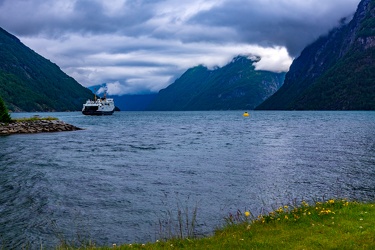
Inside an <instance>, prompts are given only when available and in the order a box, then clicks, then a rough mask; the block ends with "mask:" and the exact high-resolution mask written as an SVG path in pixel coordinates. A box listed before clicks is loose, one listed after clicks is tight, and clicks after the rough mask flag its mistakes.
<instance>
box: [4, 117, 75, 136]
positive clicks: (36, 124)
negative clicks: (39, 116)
mask: <svg viewBox="0 0 375 250" xmlns="http://www.w3.org/2000/svg"><path fill="white" fill-rule="evenodd" d="M76 130H82V129H81V128H78V127H76V126H74V125H71V124H67V123H65V122H63V121H49V120H37V121H26V122H14V123H0V135H10V134H31V133H45V132H63V131H76Z"/></svg>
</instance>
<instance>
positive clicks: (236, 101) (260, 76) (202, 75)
mask: <svg viewBox="0 0 375 250" xmlns="http://www.w3.org/2000/svg"><path fill="white" fill-rule="evenodd" d="M254 62H255V61H253V60H251V59H248V58H247V57H244V56H238V57H236V58H234V59H233V60H232V62H230V63H229V64H228V65H226V66H224V67H222V68H217V69H214V70H209V69H208V68H206V67H204V66H202V65H200V66H196V67H194V68H191V69H188V70H187V71H186V72H185V73H184V74H183V75H182V76H181V77H180V78H179V79H177V80H176V81H175V82H174V83H172V84H171V85H169V86H168V87H167V88H165V89H162V90H161V91H160V92H159V93H158V95H157V97H156V98H155V100H154V101H153V102H152V103H151V104H150V106H149V107H148V110H238V109H254V108H255V107H256V106H257V105H259V104H260V103H261V102H263V101H264V100H265V99H267V98H268V97H269V96H271V95H272V94H273V93H274V92H276V91H277V90H278V89H279V88H280V86H281V85H282V84H283V81H284V77H285V73H273V72H268V71H262V70H255V67H254V66H253V64H254Z"/></svg>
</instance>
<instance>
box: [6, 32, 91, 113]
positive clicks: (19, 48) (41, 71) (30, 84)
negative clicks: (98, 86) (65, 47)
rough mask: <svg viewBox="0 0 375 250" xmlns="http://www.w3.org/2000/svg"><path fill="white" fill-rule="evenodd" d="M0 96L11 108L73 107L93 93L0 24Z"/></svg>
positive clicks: (76, 106) (56, 109)
mask: <svg viewBox="0 0 375 250" xmlns="http://www.w3.org/2000/svg"><path fill="white" fill-rule="evenodd" d="M0 96H1V97H2V98H3V100H4V102H5V103H6V104H7V107H8V108H9V110H11V111H73V110H81V109H82V104H83V103H84V102H85V101H86V99H88V98H92V93H91V91H90V90H89V89H86V88H84V87H83V86H82V85H80V84H79V83H78V82H76V81H75V80H74V79H73V78H71V77H70V76H68V75H66V74H65V73H64V72H63V71H61V69H60V68H59V67H58V66H57V65H56V64H54V63H52V62H50V61H49V60H47V59H45V58H43V57H42V56H40V55H38V54H37V53H36V52H34V51H33V50H31V49H29V48H28V47H26V46H25V45H24V44H22V43H21V41H20V40H19V39H18V38H17V37H15V36H13V35H12V34H10V33H8V32H7V31H5V30H3V29H2V28H0Z"/></svg>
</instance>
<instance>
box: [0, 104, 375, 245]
mask: <svg viewBox="0 0 375 250" xmlns="http://www.w3.org/2000/svg"><path fill="white" fill-rule="evenodd" d="M30 115H33V114H13V116H14V117H15V116H18V117H25V116H30ZM39 115H41V116H54V117H58V118H59V119H61V120H63V121H65V122H67V123H70V124H73V125H76V126H78V127H81V128H84V130H82V131H74V132H61V133H43V134H28V135H12V136H2V137H0V145H1V146H0V248H1V247H5V248H6V249H7V248H19V247H21V246H28V247H30V248H40V246H56V245H57V244H58V243H59V240H61V239H64V240H68V241H71V240H74V241H76V242H77V241H79V240H80V239H82V238H83V239H85V240H92V241H94V242H96V243H97V245H111V244H112V243H117V244H120V243H132V242H148V241H153V240H155V239H157V236H158V221H159V220H163V219H164V218H165V215H166V214H168V212H171V213H172V214H176V212H175V211H176V206H177V204H179V205H180V206H181V204H182V206H183V207H184V210H185V208H188V209H189V213H190V212H191V211H192V210H193V209H194V208H197V209H198V218H197V220H198V226H197V230H198V231H199V232H200V233H205V234H207V233H211V232H212V231H213V230H214V229H215V227H217V226H220V225H222V224H223V222H224V220H223V217H224V216H226V215H228V213H230V212H236V211H237V209H240V210H242V211H244V210H245V209H249V210H251V211H252V212H253V213H259V212H261V210H262V209H263V208H265V209H271V208H272V206H276V205H277V204H286V203H288V202H291V201H292V200H293V199H294V198H297V199H303V198H306V199H314V198H323V197H347V198H354V199H361V200H368V199H374V197H375V132H374V131H375V112H280V111H279V112H273V111H267V112H261V111H256V112H255V111H254V112H250V117H243V116H242V112H240V111H228V112H116V113H115V114H114V115H112V116H105V117H90V116H83V115H81V114H80V113H78V112H73V113H46V114H40V113H39Z"/></svg>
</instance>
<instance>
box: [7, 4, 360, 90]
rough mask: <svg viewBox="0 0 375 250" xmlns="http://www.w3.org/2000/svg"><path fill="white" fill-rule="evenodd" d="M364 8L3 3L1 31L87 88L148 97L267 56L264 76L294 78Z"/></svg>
mask: <svg viewBox="0 0 375 250" xmlns="http://www.w3.org/2000/svg"><path fill="white" fill-rule="evenodd" d="M358 3H359V0H326V1H299V0H252V1H249V0H230V1H229V0H211V1H210V0H191V1H177V0H163V1H162V0H153V1H150V0H112V1H104V0H54V1H45V0H43V1H42V0H28V1H25V0H2V1H0V26H1V27H3V28H4V29H6V30H7V31H9V32H10V33H12V34H14V35H16V36H17V37H19V38H20V39H21V41H22V42H23V43H25V44H26V45H27V46H29V47H30V48H32V49H33V50H35V51H36V52H38V53H39V54H41V55H43V56H44V57H46V58H48V59H50V60H51V61H53V62H55V63H56V64H58V65H59V66H60V67H61V68H62V69H63V70H64V71H65V72H66V73H67V74H69V75H70V76H72V77H74V78H75V79H76V80H77V81H78V82H80V83H81V84H82V85H84V86H92V85H97V84H101V83H104V82H105V83H108V86H111V87H109V92H110V90H111V91H112V92H113V93H117V94H126V93H148V92H157V91H158V90H160V89H161V88H164V87H166V86H167V85H169V84H170V83H171V82H173V81H174V79H176V77H178V76H180V75H181V74H182V73H183V72H184V71H186V70H187V69H188V68H190V67H193V66H196V65H198V64H203V65H206V66H207V67H209V68H212V67H217V66H219V67H220V66H224V65H225V64H227V63H228V62H230V61H231V59H232V58H233V57H234V56H236V55H256V56H260V57H261V58H262V60H261V61H259V62H258V63H256V64H255V66H256V68H257V69H259V70H271V71H276V72H280V71H287V70H288V68H289V66H290V64H291V62H292V58H293V57H296V56H298V54H299V53H300V52H301V50H302V49H303V48H304V47H305V46H306V45H308V44H309V43H311V42H313V41H314V40H315V39H316V38H318V37H319V36H320V35H322V34H325V33H327V32H328V31H329V30H330V29H332V28H333V27H335V26H337V25H338V24H339V21H340V19H341V18H343V17H350V16H351V15H352V14H353V13H354V12H355V10H356V6H357V5H358ZM113 93H112V94H113ZM110 94H111V93H110Z"/></svg>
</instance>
